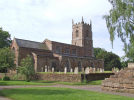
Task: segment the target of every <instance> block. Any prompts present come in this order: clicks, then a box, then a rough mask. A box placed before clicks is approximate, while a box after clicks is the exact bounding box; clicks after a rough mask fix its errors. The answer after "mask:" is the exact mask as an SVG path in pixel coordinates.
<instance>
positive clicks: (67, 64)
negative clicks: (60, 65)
mask: <svg viewBox="0 0 134 100" xmlns="http://www.w3.org/2000/svg"><path fill="white" fill-rule="evenodd" d="M65 67H67V72H70V64H69V61H68V60H67V61H66V63H65Z"/></svg>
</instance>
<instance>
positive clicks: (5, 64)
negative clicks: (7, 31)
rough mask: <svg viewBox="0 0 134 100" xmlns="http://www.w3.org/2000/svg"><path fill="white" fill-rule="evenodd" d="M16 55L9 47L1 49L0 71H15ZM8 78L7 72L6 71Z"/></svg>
mask: <svg viewBox="0 0 134 100" xmlns="http://www.w3.org/2000/svg"><path fill="white" fill-rule="evenodd" d="M14 60H15V54H14V52H13V51H11V50H10V48H9V47H4V48H1V49H0V69H3V68H9V69H11V70H12V69H15V67H16V66H15V64H14ZM5 76H6V71H5Z"/></svg>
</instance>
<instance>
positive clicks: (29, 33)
mask: <svg viewBox="0 0 134 100" xmlns="http://www.w3.org/2000/svg"><path fill="white" fill-rule="evenodd" d="M111 8H112V6H111V4H110V3H109V2H108V0H0V27H2V28H3V30H4V31H8V32H9V34H11V39H13V38H14V37H15V38H19V39H25V40H31V41H37V42H43V41H44V40H45V39H46V38H47V39H49V40H52V41H57V42H62V43H67V44H71V39H72V19H73V20H74V23H78V22H81V20H82V16H83V19H84V22H86V23H90V20H91V21H92V34H93V36H92V38H93V47H99V48H104V49H105V50H107V51H108V52H111V51H112V52H113V53H115V54H117V55H118V56H119V57H122V56H124V51H123V50H122V48H123V43H122V42H121V39H120V38H118V37H117V35H116V37H115V40H114V42H113V49H112V45H111V41H110V34H109V32H108V29H107V27H106V20H105V19H102V16H103V15H105V14H109V10H110V9H111Z"/></svg>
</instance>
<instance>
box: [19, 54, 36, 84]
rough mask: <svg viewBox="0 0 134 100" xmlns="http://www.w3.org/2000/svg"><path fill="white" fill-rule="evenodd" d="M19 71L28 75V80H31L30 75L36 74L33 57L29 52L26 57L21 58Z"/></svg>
mask: <svg viewBox="0 0 134 100" xmlns="http://www.w3.org/2000/svg"><path fill="white" fill-rule="evenodd" d="M17 70H18V73H21V74H24V75H25V76H26V81H28V80H30V79H29V75H34V74H35V69H34V64H33V59H32V58H31V57H30V55H29V54H28V55H27V57H26V58H23V59H22V60H21V66H19V67H18V68H17Z"/></svg>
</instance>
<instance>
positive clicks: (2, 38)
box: [0, 27, 11, 48]
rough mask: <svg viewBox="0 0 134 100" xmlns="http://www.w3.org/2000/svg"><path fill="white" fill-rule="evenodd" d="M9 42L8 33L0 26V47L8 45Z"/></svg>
mask: <svg viewBox="0 0 134 100" xmlns="http://www.w3.org/2000/svg"><path fill="white" fill-rule="evenodd" d="M10 44H11V38H10V34H9V33H8V32H7V31H3V30H2V27H1V28H0V48H3V47H9V46H10Z"/></svg>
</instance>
